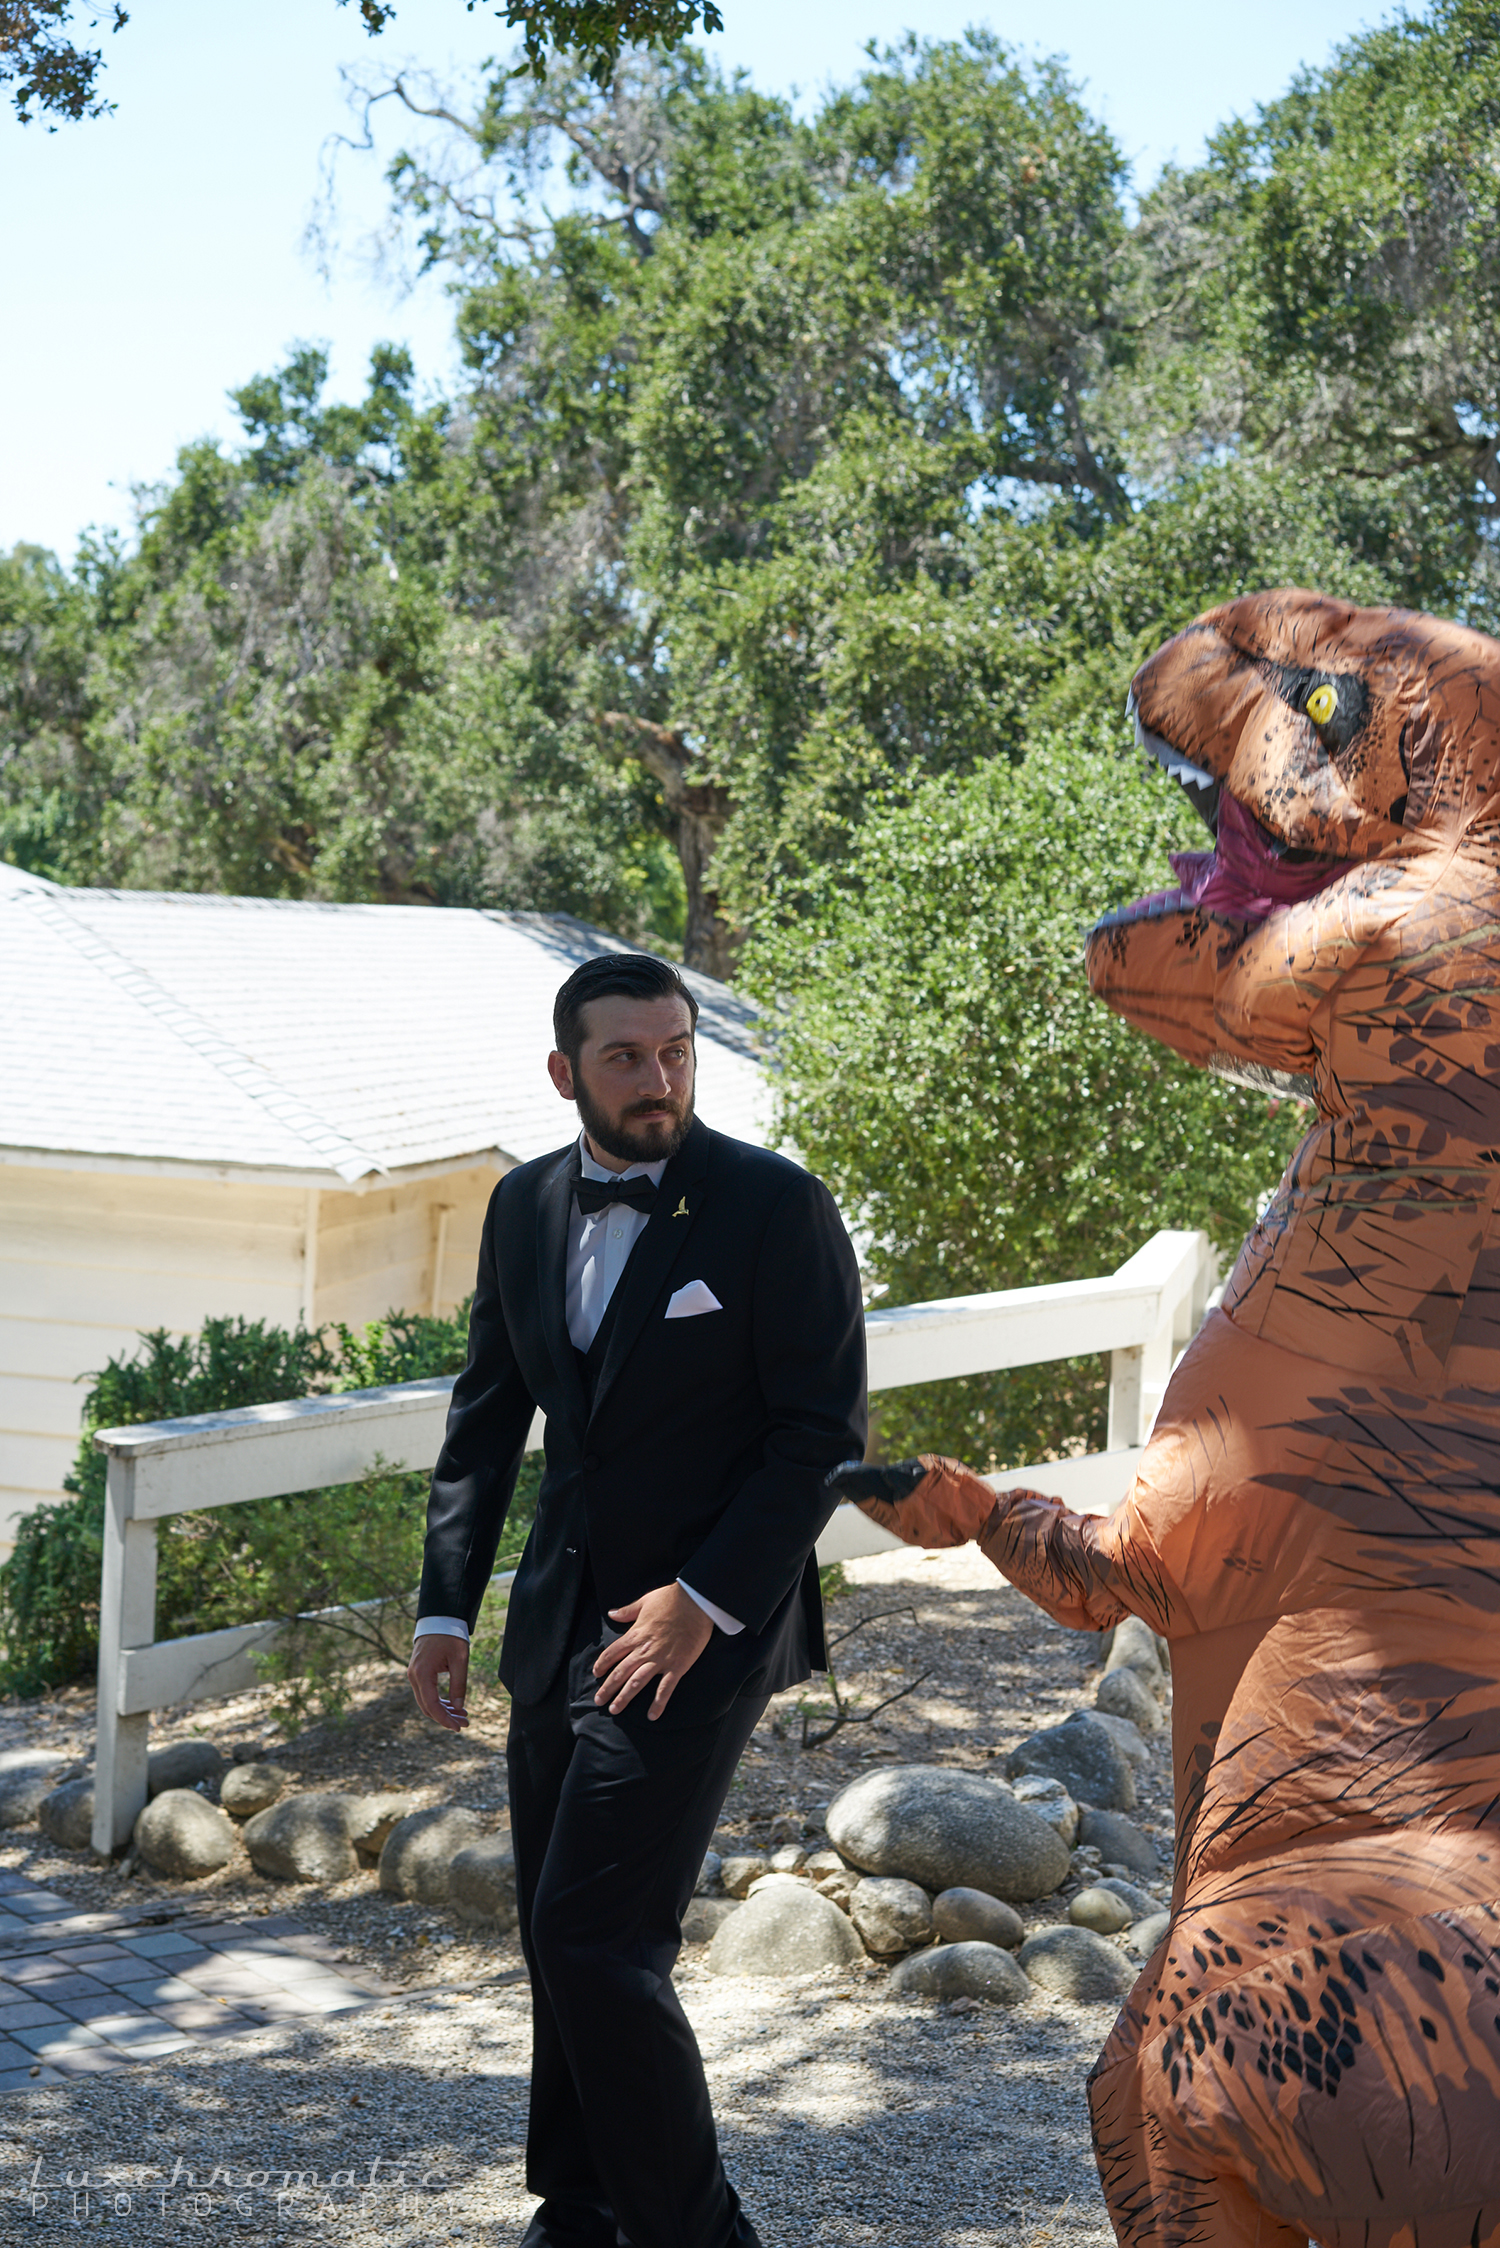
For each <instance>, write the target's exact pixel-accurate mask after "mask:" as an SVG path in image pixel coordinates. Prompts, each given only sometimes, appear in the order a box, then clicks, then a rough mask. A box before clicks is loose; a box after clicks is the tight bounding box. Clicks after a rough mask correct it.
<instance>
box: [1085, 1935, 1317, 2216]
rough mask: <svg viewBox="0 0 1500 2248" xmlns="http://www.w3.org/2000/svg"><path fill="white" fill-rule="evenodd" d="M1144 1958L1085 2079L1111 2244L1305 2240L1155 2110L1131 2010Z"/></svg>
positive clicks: (1143, 2018) (1145, 2040) (1145, 2042)
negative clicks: (1133, 1987) (1113, 2236)
mask: <svg viewBox="0 0 1500 2248" xmlns="http://www.w3.org/2000/svg"><path fill="white" fill-rule="evenodd" d="M1160 1957H1161V1955H1160V1954H1158V1959H1157V1960H1153V1961H1152V1962H1151V1965H1150V1966H1149V1967H1148V1968H1147V1970H1146V1974H1145V1975H1143V1976H1142V1978H1141V1982H1140V1983H1139V1984H1137V1986H1136V1990H1135V1991H1134V1992H1132V1994H1131V1997H1130V1998H1129V1999H1128V2000H1127V2001H1126V2004H1125V2008H1124V2010H1123V2012H1122V2013H1121V2015H1120V2017H1119V2020H1118V2021H1117V2022H1116V2024H1115V2027H1114V2029H1113V2031H1112V2032H1111V2033H1110V2038H1109V2042H1108V2043H1107V2045H1106V2046H1105V2048H1104V2051H1103V2052H1102V2053H1101V2054H1100V2056H1099V2059H1098V2062H1097V2063H1096V2065H1095V2067H1094V2070H1093V2072H1092V2074H1091V2075H1090V2077H1089V2115H1090V2119H1091V2121H1092V2124H1093V2131H1094V2155H1095V2159H1096V2160H1097V2162H1098V2165H1099V2179H1100V2183H1101V2185H1102V2186H1103V2189H1104V2199H1105V2203H1106V2205H1107V2207H1108V2209H1109V2215H1110V2221H1111V2223H1112V2224H1113V2226H1114V2229H1115V2234H1116V2237H1117V2239H1118V2241H1119V2243H1120V2248H1308V2236H1307V2233H1306V2232H1305V2231H1304V2230H1302V2229H1300V2228H1299V2227H1297V2226H1295V2225H1286V2224H1284V2223H1282V2221H1281V2220H1280V2219H1279V2218H1277V2217H1273V2216H1272V2215H1271V2214H1270V2213H1269V2211H1267V2210H1265V2209H1262V2208H1261V2207H1260V2206H1259V2204H1258V2203H1257V2202H1256V2200H1255V2198H1254V2196H1253V2195H1252V2193H1251V2191H1250V2189H1249V2187H1248V2186H1247V2185H1246V2184H1245V2182H1244V2181H1243V2179H1241V2178H1238V2177H1235V2176H1233V2175H1226V2174H1225V2173H1224V2171H1223V2169H1222V2166H1221V2165H1218V2164H1216V2163H1215V2162H1214V2161H1213V2160H1212V2159H1211V2158H1206V2157H1204V2156H1201V2155H1197V2154H1195V2152H1194V2150H1193V2149H1191V2148H1189V2147H1185V2146H1184V2145H1183V2144H1182V2142H1181V2139H1180V2137H1179V2136H1178V2135H1177V2134H1176V2133H1175V2132H1173V2131H1172V2130H1170V2128H1167V2127H1165V2126H1164V2123H1163V2120H1162V2118H1161V2116H1160V2115H1159V2114H1157V2113H1156V2112H1155V2110H1154V2106H1153V2101H1154V2097H1155V2093H1156V2089H1157V2086H1156V2080H1155V2070H1154V2068H1153V2067H1152V2065H1151V2056H1150V2027H1151V2025H1150V2022H1149V2020H1148V2017H1147V2015H1146V2014H1145V2013H1144V2012H1143V2011H1140V2010H1138V2009H1137V2005H1136V1999H1137V1996H1138V1995H1139V1994H1140V1993H1141V1992H1143V1991H1144V1990H1145V1989H1146V1988H1147V1987H1148V1978H1149V1977H1150V1975H1151V1973H1152V1969H1153V1968H1155V1967H1156V1966H1157V1964H1158V1960H1159V1959H1160Z"/></svg>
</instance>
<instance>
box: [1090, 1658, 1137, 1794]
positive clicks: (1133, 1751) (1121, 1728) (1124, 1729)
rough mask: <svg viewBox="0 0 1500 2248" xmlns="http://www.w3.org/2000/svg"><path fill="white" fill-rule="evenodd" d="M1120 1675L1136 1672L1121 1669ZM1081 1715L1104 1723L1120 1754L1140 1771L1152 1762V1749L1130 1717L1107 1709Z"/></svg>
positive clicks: (1095, 1721) (1092, 1710) (1126, 1675)
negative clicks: (1115, 1714)
mask: <svg viewBox="0 0 1500 2248" xmlns="http://www.w3.org/2000/svg"><path fill="white" fill-rule="evenodd" d="M1118 1675H1119V1676H1120V1677H1122V1678H1133V1677H1134V1676H1135V1673H1134V1671H1129V1670H1127V1671H1121V1672H1120V1673H1118ZM1079 1715H1080V1716H1083V1717H1087V1718H1089V1719H1090V1720H1091V1721H1092V1722H1093V1723H1094V1724H1095V1725H1102V1726H1103V1727H1104V1730H1105V1731H1106V1733H1108V1735H1109V1737H1110V1739H1111V1740H1112V1741H1113V1742H1114V1744H1115V1747H1116V1748H1117V1749H1118V1750H1119V1751H1120V1754H1121V1755H1122V1756H1123V1757H1125V1758H1126V1759H1127V1761H1128V1762H1129V1763H1131V1764H1132V1765H1133V1766H1134V1767H1135V1769H1136V1770H1137V1771H1138V1772H1139V1771H1140V1770H1141V1769H1142V1767H1143V1766H1145V1765H1148V1764H1149V1763H1150V1762H1151V1751H1150V1749H1149V1748H1147V1746H1146V1743H1145V1740H1144V1738H1143V1736H1142V1733H1141V1729H1140V1727H1139V1725H1134V1724H1132V1723H1131V1721H1130V1719H1129V1718H1128V1717H1115V1716H1114V1715H1113V1714H1112V1713H1111V1712H1110V1711H1109V1710H1107V1709H1087V1710H1081V1711H1080V1712H1079Z"/></svg>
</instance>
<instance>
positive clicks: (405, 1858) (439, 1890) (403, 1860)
mask: <svg viewBox="0 0 1500 2248" xmlns="http://www.w3.org/2000/svg"><path fill="white" fill-rule="evenodd" d="M483 1840H484V1829H483V1828H482V1827H481V1825H480V1823H479V1819H478V1817H477V1815H476V1814H475V1813H474V1812H473V1811H463V1810H460V1809H459V1807H458V1805H457V1804H455V1803H437V1804H434V1805H433V1807H432V1809H431V1810H430V1811H413V1812H411V1813H410V1814H409V1815H408V1816H407V1817H406V1818H404V1819H398V1820H397V1821H396V1824H395V1825H394V1826H393V1827H392V1828H391V1831H390V1834H389V1836H388V1837H387V1839H386V1844H385V1848H384V1849H383V1850H382V1851H381V1853H380V1886H381V1888H382V1890H383V1891H384V1892H385V1894H386V1896H388V1897H409V1898H410V1899H411V1900H412V1902H413V1903H414V1904H419V1905H445V1904H446V1903H447V1902H448V1880H449V1874H450V1871H451V1868H452V1865H453V1861H454V1859H455V1858H456V1857H457V1856H458V1853H459V1851H460V1850H468V1849H472V1847H473V1845H474V1844H475V1843H476V1842H482V1841H483Z"/></svg>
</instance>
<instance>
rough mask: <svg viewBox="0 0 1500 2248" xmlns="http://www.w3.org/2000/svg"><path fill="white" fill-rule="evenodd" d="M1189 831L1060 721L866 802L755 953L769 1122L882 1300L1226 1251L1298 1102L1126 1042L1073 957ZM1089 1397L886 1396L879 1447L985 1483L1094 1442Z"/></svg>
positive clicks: (1064, 1386) (1059, 1373)
mask: <svg viewBox="0 0 1500 2248" xmlns="http://www.w3.org/2000/svg"><path fill="white" fill-rule="evenodd" d="M1201 836H1202V830H1201V828H1198V827H1197V823H1196V821H1195V820H1194V819H1193V816H1192V814H1191V812H1189V811H1188V809H1187V807H1186V806H1185V805H1184V804H1183V803H1182V801H1181V797H1180V794H1179V792H1178V791H1177V790H1176V789H1174V788H1172V786H1171V784H1170V783H1167V782H1164V781H1163V782H1160V783H1158V782H1154V781H1151V780H1148V779H1146V778H1144V777H1143V776H1141V775H1140V774H1139V772H1138V771H1137V770H1135V769H1133V763H1127V762H1126V760H1125V759H1124V757H1123V755H1122V753H1121V752H1120V750H1119V748H1118V746H1117V744H1116V742H1115V740H1114V737H1113V736H1112V735H1111V734H1110V733H1108V732H1103V731H1101V730H1100V729H1099V728H1098V727H1097V726H1093V727H1085V726H1080V727H1075V728H1072V729H1069V730H1067V731H1057V732H1053V733H1050V734H1046V735H1042V736H1039V737H1038V738H1036V739H1034V740H1033V741H1032V743H1031V745H1030V747H1029V749H1028V753H1027V755H1026V757H1025V759H1024V761H1023V762H1021V763H1020V764H1019V765H1015V766H1011V765H1009V764H1006V763H1003V762H999V761H994V762H991V763H990V764H988V765H986V766H983V767H981V768H980V769H979V770H978V771H977V772H974V773H971V774H967V775H964V776H948V777H941V778H935V779H933V780H930V781H927V782H924V783H923V784H922V785H921V786H920V787H918V788H917V789H916V790H914V791H913V793H912V795H911V797H910V799H909V801H908V802H906V803H904V804H902V805H900V806H899V807H893V808H891V809H882V810H878V811H872V812H871V813H870V815H869V816H868V817H867V818H866V820H865V821H864V823H863V825H862V826H861V827H860V828H859V830H858V831H857V833H856V835H855V837H854V839H853V842H852V844H851V848H850V853H849V858H848V861H847V864H846V865H845V866H844V867H843V868H842V869H840V870H838V872H837V874H835V873H834V871H833V870H829V872H828V873H827V875H826V876H825V877H824V878H823V879H822V880H821V881H819V882H816V883H814V884H813V885H811V887H810V896H809V901H808V906H807V909H806V911H805V913H804V915H803V916H802V917H801V918H800V919H799V920H798V921H797V922H796V923H795V924H789V925H788V926H786V927H784V928H782V929H779V930H777V931H775V932H774V933H768V934H764V935H762V936H760V937H758V938H757V939H756V941H755V943H754V944H753V946H752V948H751V950H750V953H749V955H748V957H747V962H746V974H747V977H748V979H749V980H750V982H751V983H752V985H753V986H754V988H755V989H757V990H758V991H759V993H760V994H761V996H762V998H763V1000H764V1002H765V1004H766V1008H767V1014H768V1018H769V1021H770V1023H771V1026H772V1028H771V1036H772V1042H773V1050H774V1053H775V1057H776V1061H777V1064H778V1085H779V1093H780V1120H781V1122H782V1124H783V1126H784V1128H785V1130H786V1132H787V1134H788V1135H789V1137H790V1138H791V1139H792V1140H793V1141H794V1143H795V1144H796V1146H797V1147H798V1148H799V1149H800V1151H801V1152H802V1154H803V1156H804V1157H805V1158H806V1160H807V1162H808V1163H809V1164H810V1165H811V1166H812V1168H813V1169H814V1170H816V1171H817V1172H819V1173H820V1175H821V1176H822V1177H824V1178H826V1179H827V1180H828V1182H829V1184H830V1185H831V1186H832V1188H833V1190H834V1192H835V1193H836V1194H837V1195H838V1196H839V1198H840V1201H841V1203H842V1205H843V1207H844V1208H845V1209H846V1210H847V1211H849V1213H850V1214H851V1216H853V1217H855V1218H857V1220H858V1222H859V1224H860V1225H861V1226H862V1227H863V1229H864V1231H865V1233H866V1235H867V1238H868V1244H869V1245H868V1248H867V1250H866V1253H865V1261H866V1264H867V1266H868V1268H869V1270H870V1271H871V1273H872V1275H873V1277H874V1278H875V1280H876V1281H877V1282H878V1283H880V1284H881V1285H882V1286H884V1287H886V1288H888V1289H889V1291H890V1295H889V1301H890V1302H891V1303H893V1304H900V1303H911V1302H920V1301H922V1300H924V1299H926V1298H930V1297H934V1296H949V1295H962V1294H968V1293H971V1292H975V1291H979V1290H984V1289H990V1288H1008V1287H1025V1286H1029V1285H1033V1284H1037V1283H1040V1282H1043V1281H1056V1280H1072V1279H1081V1278H1084V1277H1087V1276H1088V1275H1090V1274H1092V1273H1100V1272H1110V1271H1113V1270H1114V1268H1115V1267H1116V1266H1117V1265H1119V1264H1122V1263H1123V1262H1124V1260H1125V1259H1126V1258H1127V1257H1128V1256H1130V1255H1131V1254H1132V1253H1133V1252H1134V1251H1135V1250H1136V1249H1138V1248H1139V1247H1140V1245H1141V1243H1142V1242H1143V1241H1145V1240H1146V1239H1147V1238H1148V1237H1149V1236H1150V1235H1151V1234H1152V1233H1153V1232H1154V1231H1155V1230H1156V1229H1157V1228H1158V1227H1159V1226H1171V1225H1182V1226H1189V1227H1193V1226H1203V1227H1206V1228H1207V1230H1208V1231H1209V1232H1210V1233H1211V1234H1212V1236H1213V1238H1214V1240H1215V1242H1216V1243H1217V1245H1218V1246H1219V1248H1220V1249H1221V1251H1224V1252H1225V1253H1227V1254H1231V1255H1232V1254H1233V1251H1234V1249H1235V1248H1236V1247H1237V1245H1238V1243H1239V1241H1240V1238H1241V1236H1242V1235H1243V1234H1244V1232H1245V1231H1246V1229H1247V1227H1248V1226H1249V1224H1250V1223H1251V1221H1252V1220H1253V1218H1254V1215H1255V1206H1256V1202H1257V1200H1258V1198H1259V1197H1260V1196H1261V1195H1262V1194H1263V1193H1264V1192H1265V1191H1266V1189H1267V1188H1268V1187H1269V1186H1271V1185H1273V1184H1274V1182H1275V1179H1276V1175H1277V1172H1278V1170H1279V1169H1280V1167H1281V1165H1282V1163H1283V1162H1284V1160H1285V1158H1286V1156H1287V1154H1288V1153H1289V1151H1290V1149H1291V1147H1292V1145H1293V1143H1294V1141H1295V1140H1296V1138H1297V1137H1298V1136H1299V1135H1300V1132H1301V1130H1302V1128H1303V1121H1302V1120H1301V1119H1300V1118H1299V1113H1298V1110H1297V1104H1295V1103H1290V1102H1281V1103H1279V1104H1278V1103H1276V1102H1274V1101H1271V1102H1268V1101H1267V1100H1265V1099H1264V1098H1263V1097H1262V1096H1259V1095H1256V1094H1252V1093H1247V1092H1242V1091H1240V1090H1238V1089H1236V1088H1233V1087H1229V1086H1225V1085H1223V1084H1220V1083H1217V1082H1215V1081H1212V1080H1210V1079H1209V1078H1208V1077H1207V1076H1206V1075H1205V1074H1204V1073H1203V1072H1201V1071H1198V1070H1193V1069H1190V1068H1189V1067H1188V1066H1187V1065H1186V1064H1185V1063H1183V1062H1181V1061H1179V1060H1178V1059H1177V1058H1176V1056H1175V1055H1172V1054H1170V1053H1168V1052H1167V1051H1166V1049H1165V1048H1162V1047H1159V1046H1154V1045H1152V1044H1151V1043H1150V1042H1149V1041H1148V1040H1146V1039H1143V1038H1141V1037H1140V1036H1139V1035H1138V1034H1137V1033H1135V1032H1134V1031H1132V1030H1130V1029H1129V1028H1127V1026H1126V1025H1124V1024H1123V1023H1121V1022H1120V1021H1118V1020H1117V1018H1116V1017H1114V1016H1113V1015H1111V1014H1109V1013H1108V1012H1107V1010H1106V1009H1104V1008H1103V1007H1101V1006H1099V1005H1098V1004H1097V1003H1096V1002H1095V1001H1094V1000H1093V998H1092V997H1091V996H1090V993H1089V990H1088V986H1087V984H1086V982H1085V980H1084V977H1083V973H1082V968H1081V964H1080V953H1081V945H1082V936H1083V932H1084V930H1085V929H1086V928H1087V926H1088V925H1089V924H1090V923H1091V922H1092V921H1094V920H1095V919H1097V918H1098V916H1099V915H1100V914H1101V913H1102V912H1105V911H1107V910H1108V909H1109V908H1110V907H1111V906H1112V905H1116V904H1120V903H1124V902H1125V901H1127V900H1128V899H1130V898H1132V897H1135V896H1138V895H1140V894H1142V893H1143V892H1145V891H1147V890H1149V889H1151V888H1155V887H1159V886H1160V884H1161V883H1162V882H1163V881H1164V880H1167V879H1170V877H1169V874H1168V869H1167V864H1166V854H1167V851H1168V850H1169V849H1171V848H1184V847H1186V848H1194V847H1197V845H1198V844H1199V843H1201ZM1105 1385H1106V1369H1105V1368H1104V1367H1103V1366H1102V1365H1101V1364H1100V1363H1099V1362H1097V1361H1080V1362H1077V1363H1075V1364H1073V1365H1071V1366H1068V1367H1065V1368H1059V1367H1056V1366H1047V1367H1042V1368H1038V1369H1036V1370H1031V1369H1025V1370H1022V1371H1020V1372H1018V1373H1015V1374H1011V1375H999V1376H985V1377H976V1378H974V1379H972V1380H963V1381H954V1382H948V1383H941V1384H932V1385H920V1386H918V1387H916V1388H912V1389H902V1390H896V1391H892V1392H890V1393H888V1394H886V1395H883V1396H882V1397H881V1399H880V1401H879V1403H880V1416H879V1417H880V1432H881V1440H882V1443H883V1445H884V1447H885V1449H886V1450H887V1452H891V1453H900V1452H906V1451H911V1450H916V1449H922V1450H928V1449H937V1450H943V1451H952V1452H957V1453H960V1454H962V1455H964V1456H965V1457H967V1458H969V1459H971V1460H975V1461H977V1462H979V1463H981V1464H984V1463H987V1462H991V1461H993V1462H994V1463H995V1464H996V1465H1005V1464H1008V1463H1011V1462H1014V1461H1024V1460H1027V1459H1037V1458H1045V1457H1046V1456H1048V1455H1049V1454H1052V1453H1057V1452H1060V1451H1062V1450H1064V1449H1071V1448H1076V1447H1080V1446H1083V1445H1087V1446H1090V1447H1094V1446H1097V1445H1099V1444H1100V1443H1102V1441H1103V1436H1104V1405H1105Z"/></svg>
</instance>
